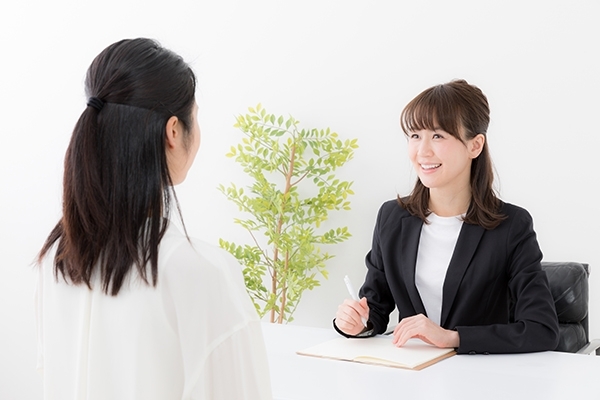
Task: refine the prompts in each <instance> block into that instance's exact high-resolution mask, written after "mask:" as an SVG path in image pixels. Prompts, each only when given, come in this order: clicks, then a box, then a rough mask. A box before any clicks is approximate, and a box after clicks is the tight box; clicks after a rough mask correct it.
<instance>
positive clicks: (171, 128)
mask: <svg viewBox="0 0 600 400" xmlns="http://www.w3.org/2000/svg"><path fill="white" fill-rule="evenodd" d="M180 130H181V124H180V123H179V119H178V118H177V117H176V116H174V115H173V116H172V117H171V118H169V120H168V121H167V124H166V125H165V140H166V142H167V143H166V144H167V146H166V147H167V149H169V150H173V149H174V148H175V147H177V144H178V143H179V142H180V141H181V139H182V134H183V132H180Z"/></svg>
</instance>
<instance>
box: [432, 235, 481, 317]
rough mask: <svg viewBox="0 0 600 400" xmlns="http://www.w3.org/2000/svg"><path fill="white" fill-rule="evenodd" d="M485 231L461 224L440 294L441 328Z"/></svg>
mask: <svg viewBox="0 0 600 400" xmlns="http://www.w3.org/2000/svg"><path fill="white" fill-rule="evenodd" d="M484 232H485V229H484V228H482V227H481V226H479V225H471V224H463V226H462V229H461V231H460V234H459V235H458V240H457V242H456V247H455V248H454V253H453V254H452V259H451V260H450V264H449V265H448V271H447V272H446V279H445V280H444V290H443V294H442V315H441V318H440V322H441V324H440V325H441V326H444V324H445V323H446V320H447V319H448V314H449V313H450V310H451V309H452V304H453V303H454V299H455V298H456V293H457V292H458V287H459V286H460V283H461V281H462V279H463V276H464V275H465V272H466V271H467V268H468V266H469V264H470V262H471V259H472V258H473V255H474V254H475V250H476V249H477V246H478V245H479V241H480V240H481V237H482V236H483V233H484Z"/></svg>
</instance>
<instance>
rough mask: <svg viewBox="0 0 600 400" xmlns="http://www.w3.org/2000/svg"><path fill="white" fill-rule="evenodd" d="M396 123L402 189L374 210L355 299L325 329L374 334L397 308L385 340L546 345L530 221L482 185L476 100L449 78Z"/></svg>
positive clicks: (487, 177)
mask: <svg viewBox="0 0 600 400" xmlns="http://www.w3.org/2000/svg"><path fill="white" fill-rule="evenodd" d="M400 119H401V126H402V129H403V131H404V132H405V134H406V136H407V140H408V156H409V158H410V161H411V162H412V164H413V167H414V168H415V170H416V171H417V175H418V179H417V182H416V185H415V187H414V189H413V191H412V193H411V195H410V196H407V197H404V198H400V197H398V198H397V199H395V200H391V201H388V202H386V203H384V204H383V205H382V207H381V208H380V210H379V214H378V216H377V221H376V225H375V231H374V234H373V244H372V248H371V251H370V252H369V253H368V254H367V256H366V260H365V262H366V265H367V274H366V278H365V282H364V284H363V286H362V287H361V289H360V291H359V292H360V293H359V296H360V301H354V300H350V299H348V300H345V301H344V302H343V303H342V304H341V305H340V306H339V308H338V311H337V313H336V318H335V320H334V327H335V329H336V330H337V331H338V332H340V333H341V334H342V335H344V336H347V337H355V336H358V337H368V336H373V335H375V334H381V333H383V332H384V331H385V330H386V328H387V325H388V322H389V314H390V313H391V312H392V311H393V310H394V307H397V309H398V312H399V323H398V325H397V326H396V327H395V328H394V331H393V335H394V337H393V343H394V345H396V346H402V345H404V344H405V343H406V341H407V340H408V339H410V338H419V339H421V340H423V341H425V342H427V343H430V344H433V345H435V346H438V347H454V348H456V349H457V352H458V353H459V354H461V353H470V354H473V353H523V352H534V351H545V350H554V348H555V347H556V345H557V343H558V320H557V316H556V311H555V309H554V302H553V299H552V295H551V293H550V289H549V287H548V281H547V278H546V275H545V273H544V271H542V269H541V264H540V263H541V260H542V253H541V251H540V248H539V246H538V243H537V240H536V234H535V232H534V230H533V221H532V218H531V216H530V215H529V213H528V212H527V211H526V210H524V209H523V208H520V207H517V206H515V205H512V204H508V203H504V202H502V201H501V200H500V199H498V198H497V196H496V195H495V193H494V190H493V187H492V183H493V177H494V175H493V168H492V161H491V158H490V154H489V150H488V145H487V140H486V133H487V128H488V124H489V120H490V118H489V106H488V102H487V98H486V97H485V95H484V94H483V93H482V92H481V90H480V89H479V88H477V87H475V86H473V85H470V84H468V83H467V82H466V81H464V80H455V81H452V82H449V83H446V84H443V85H438V86H434V87H431V88H429V89H427V90H425V91H423V92H422V93H421V94H419V95H418V96H417V97H416V98H415V99H413V100H412V101H411V102H410V103H409V104H408V105H407V106H406V107H405V109H404V110H403V111H402V115H401V117H400ZM361 318H365V319H366V320H367V324H366V325H367V326H364V325H363V323H362V322H361Z"/></svg>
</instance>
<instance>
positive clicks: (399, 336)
mask: <svg viewBox="0 0 600 400" xmlns="http://www.w3.org/2000/svg"><path fill="white" fill-rule="evenodd" d="M410 338H419V339H421V340H422V341H424V342H426V343H429V344H432V345H434V346H436V347H458V345H459V343H460V338H459V336H458V332H457V331H451V330H448V329H444V328H442V327H441V326H439V325H438V324H436V323H435V322H433V321H432V320H430V319H429V318H427V317H426V316H424V315H423V314H419V315H414V316H412V317H407V318H403V319H402V321H400V323H399V324H398V325H396V328H394V340H393V341H392V343H393V344H394V346H396V347H401V346H404V344H405V343H406V341H407V340H408V339H410Z"/></svg>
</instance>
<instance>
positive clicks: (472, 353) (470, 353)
mask: <svg viewBox="0 0 600 400" xmlns="http://www.w3.org/2000/svg"><path fill="white" fill-rule="evenodd" d="M474 354H477V352H475V351H473V350H471V351H470V352H469V355H471V356H472V355H474Z"/></svg>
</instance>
